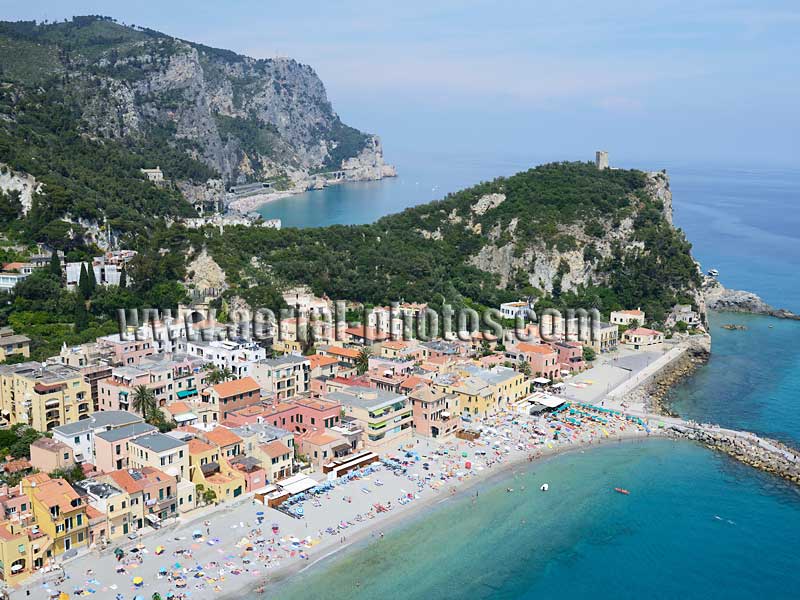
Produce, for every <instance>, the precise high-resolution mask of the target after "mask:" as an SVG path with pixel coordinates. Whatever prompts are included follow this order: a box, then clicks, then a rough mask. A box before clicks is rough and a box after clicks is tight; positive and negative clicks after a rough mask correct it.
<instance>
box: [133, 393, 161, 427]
mask: <svg viewBox="0 0 800 600" xmlns="http://www.w3.org/2000/svg"><path fill="white" fill-rule="evenodd" d="M131 407H132V408H133V410H134V411H135V412H138V413H139V414H141V415H142V418H143V419H145V420H147V417H148V416H152V415H153V414H154V413H155V412H156V410H157V407H156V395H155V394H154V393H153V390H151V389H150V388H148V387H147V386H146V385H137V386H136V387H135V388H134V390H133V402H132V405H131Z"/></svg>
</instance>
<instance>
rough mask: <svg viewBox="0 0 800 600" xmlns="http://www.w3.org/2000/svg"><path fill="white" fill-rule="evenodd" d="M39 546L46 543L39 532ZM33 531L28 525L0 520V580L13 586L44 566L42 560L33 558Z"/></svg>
mask: <svg viewBox="0 0 800 600" xmlns="http://www.w3.org/2000/svg"><path fill="white" fill-rule="evenodd" d="M38 537H39V538H40V539H39V540H38V542H39V546H41V545H43V544H44V543H46V541H45V540H44V539H41V538H43V537H44V534H42V533H39V534H38ZM34 539H36V538H35V537H34V533H33V531H32V529H31V528H30V527H26V526H23V525H20V524H19V523H15V522H13V521H2V520H0V581H2V582H4V583H5V584H6V585H7V586H9V587H13V586H16V585H17V584H19V583H21V582H22V581H24V580H25V579H27V578H28V577H30V576H31V575H32V574H33V572H34V571H35V570H36V569H38V568H40V567H42V566H44V564H43V560H42V559H41V558H39V559H38V561H39V564H36V559H35V558H34V551H33V547H34Z"/></svg>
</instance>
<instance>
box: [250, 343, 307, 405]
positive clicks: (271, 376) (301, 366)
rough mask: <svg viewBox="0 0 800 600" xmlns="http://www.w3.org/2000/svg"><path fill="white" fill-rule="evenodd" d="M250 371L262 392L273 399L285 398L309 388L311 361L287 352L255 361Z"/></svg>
mask: <svg viewBox="0 0 800 600" xmlns="http://www.w3.org/2000/svg"><path fill="white" fill-rule="evenodd" d="M250 373H251V375H252V377H253V379H255V380H256V381H257V382H258V383H259V385H260V386H261V390H262V393H263V394H264V395H265V396H267V397H270V398H274V399H275V400H286V399H288V398H292V397H294V396H297V395H299V394H305V393H306V392H308V390H309V382H310V380H311V362H310V361H309V360H308V359H307V358H305V357H303V356H294V355H291V354H287V355H285V356H279V357H278V358H265V359H264V360H260V361H258V362H257V363H255V364H254V365H253V366H252V367H251V369H250Z"/></svg>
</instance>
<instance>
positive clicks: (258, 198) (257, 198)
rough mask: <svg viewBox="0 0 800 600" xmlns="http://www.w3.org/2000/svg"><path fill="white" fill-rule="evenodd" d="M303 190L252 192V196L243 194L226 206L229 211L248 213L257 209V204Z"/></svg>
mask: <svg viewBox="0 0 800 600" xmlns="http://www.w3.org/2000/svg"><path fill="white" fill-rule="evenodd" d="M304 191H305V190H302V189H299V188H297V189H291V190H286V191H282V192H270V193H268V194H254V195H252V196H245V197H244V198H237V199H236V200H232V201H231V202H230V203H229V204H228V207H227V208H228V211H230V212H239V213H249V212H253V211H254V210H256V209H258V207H259V206H262V205H264V204H268V203H270V202H274V201H275V200H280V199H281V198H286V197H288V196H295V195H297V194H302V193H303V192H304Z"/></svg>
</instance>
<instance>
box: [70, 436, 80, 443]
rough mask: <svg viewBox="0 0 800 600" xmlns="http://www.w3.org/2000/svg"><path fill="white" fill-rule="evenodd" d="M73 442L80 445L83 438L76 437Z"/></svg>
mask: <svg viewBox="0 0 800 600" xmlns="http://www.w3.org/2000/svg"><path fill="white" fill-rule="evenodd" d="M72 441H73V443H75V444H80V443H81V436H79V435H76V436H75V437H74V438H73V439H72Z"/></svg>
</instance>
